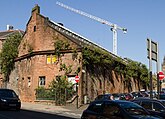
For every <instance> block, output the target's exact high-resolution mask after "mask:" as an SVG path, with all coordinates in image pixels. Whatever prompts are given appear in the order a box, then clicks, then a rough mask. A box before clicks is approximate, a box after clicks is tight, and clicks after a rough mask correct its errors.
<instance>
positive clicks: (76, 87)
mask: <svg viewBox="0 0 165 119" xmlns="http://www.w3.org/2000/svg"><path fill="white" fill-rule="evenodd" d="M76 91H77V103H76V108H77V109H78V83H76Z"/></svg>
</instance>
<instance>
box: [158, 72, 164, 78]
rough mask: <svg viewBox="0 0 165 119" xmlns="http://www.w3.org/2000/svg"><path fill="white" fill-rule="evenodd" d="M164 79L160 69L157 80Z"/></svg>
mask: <svg viewBox="0 0 165 119" xmlns="http://www.w3.org/2000/svg"><path fill="white" fill-rule="evenodd" d="M162 79H164V73H163V72H162V71H160V72H159V80H162Z"/></svg>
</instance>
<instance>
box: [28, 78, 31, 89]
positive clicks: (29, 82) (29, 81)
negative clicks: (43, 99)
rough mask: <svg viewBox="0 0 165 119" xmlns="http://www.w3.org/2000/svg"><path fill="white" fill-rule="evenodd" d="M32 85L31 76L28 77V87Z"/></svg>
mask: <svg viewBox="0 0 165 119" xmlns="http://www.w3.org/2000/svg"><path fill="white" fill-rule="evenodd" d="M30 85H31V80H30V77H28V87H30Z"/></svg>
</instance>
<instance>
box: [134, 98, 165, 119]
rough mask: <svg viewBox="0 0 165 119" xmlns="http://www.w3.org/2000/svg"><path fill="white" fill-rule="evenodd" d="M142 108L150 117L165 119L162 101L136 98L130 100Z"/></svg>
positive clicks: (164, 108)
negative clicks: (155, 116)
mask: <svg viewBox="0 0 165 119" xmlns="http://www.w3.org/2000/svg"><path fill="white" fill-rule="evenodd" d="M132 102H135V103H137V104H139V105H141V106H142V107H144V108H145V109H146V110H147V111H148V112H150V114H151V115H157V116H160V117H163V118H164V119H165V105H164V103H163V102H162V101H160V100H157V99H150V98H144V97H143V98H136V99H135V100H132Z"/></svg>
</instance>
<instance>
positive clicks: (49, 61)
mask: <svg viewBox="0 0 165 119" xmlns="http://www.w3.org/2000/svg"><path fill="white" fill-rule="evenodd" d="M46 60H47V61H46V62H47V64H54V63H56V62H57V56H56V55H47V58H46Z"/></svg>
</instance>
